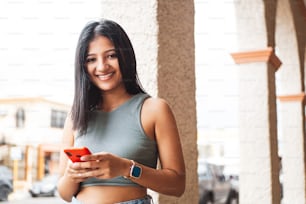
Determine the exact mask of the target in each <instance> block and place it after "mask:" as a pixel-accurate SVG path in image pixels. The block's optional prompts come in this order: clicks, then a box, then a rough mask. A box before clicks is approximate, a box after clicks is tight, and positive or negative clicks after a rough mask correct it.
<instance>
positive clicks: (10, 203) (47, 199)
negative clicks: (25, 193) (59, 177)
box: [0, 197, 66, 204]
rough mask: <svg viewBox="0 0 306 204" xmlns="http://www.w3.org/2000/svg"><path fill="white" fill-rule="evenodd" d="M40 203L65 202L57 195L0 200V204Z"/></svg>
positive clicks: (63, 203) (53, 203)
mask: <svg viewBox="0 0 306 204" xmlns="http://www.w3.org/2000/svg"><path fill="white" fill-rule="evenodd" d="M41 203H52V204H65V203H66V202H64V201H62V200H61V199H60V198H58V197H41V198H31V197H27V198H25V199H22V200H11V201H5V202H1V201H0V204H41Z"/></svg>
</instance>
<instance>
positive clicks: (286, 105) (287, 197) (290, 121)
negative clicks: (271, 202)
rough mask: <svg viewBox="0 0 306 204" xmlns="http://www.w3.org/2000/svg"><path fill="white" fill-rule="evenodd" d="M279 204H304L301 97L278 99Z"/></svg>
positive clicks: (302, 110) (280, 97) (302, 98)
mask: <svg viewBox="0 0 306 204" xmlns="http://www.w3.org/2000/svg"><path fill="white" fill-rule="evenodd" d="M278 98H279V100H280V103H279V105H280V108H279V109H280V111H279V112H280V114H281V116H280V120H279V121H280V135H281V137H280V145H281V157H282V174H283V175H282V177H281V178H282V179H281V181H282V185H283V202H282V203H283V204H303V203H305V198H306V196H305V139H304V137H303V135H304V134H305V133H304V130H305V115H304V114H303V113H304V106H305V104H304V102H305V94H304V93H300V94H296V95H290V96H289V95H287V96H279V97H278Z"/></svg>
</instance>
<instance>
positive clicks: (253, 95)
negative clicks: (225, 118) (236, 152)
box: [232, 48, 281, 204]
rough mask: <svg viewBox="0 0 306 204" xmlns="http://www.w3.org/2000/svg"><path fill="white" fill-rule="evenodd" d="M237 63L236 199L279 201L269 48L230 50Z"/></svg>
mask: <svg viewBox="0 0 306 204" xmlns="http://www.w3.org/2000/svg"><path fill="white" fill-rule="evenodd" d="M232 56H233V58H234V60H235V62H236V63H237V64H239V137H240V148H241V151H240V158H241V161H240V176H239V182H240V183H239V191H240V193H239V202H240V203H247V204H257V203H265V204H277V203H280V185H279V160H278V152H277V151H278V148H277V125H276V95H275V76H274V74H275V71H276V70H277V68H278V67H279V66H280V64H281V63H280V61H279V59H278V58H277V57H276V56H275V54H274V52H273V49H272V48H268V49H265V50H258V51H248V52H240V53H233V54H232Z"/></svg>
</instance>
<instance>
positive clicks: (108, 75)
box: [98, 73, 113, 80]
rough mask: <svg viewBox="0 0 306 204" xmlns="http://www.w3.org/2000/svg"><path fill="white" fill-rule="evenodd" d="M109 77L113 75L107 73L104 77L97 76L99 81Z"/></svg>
mask: <svg viewBox="0 0 306 204" xmlns="http://www.w3.org/2000/svg"><path fill="white" fill-rule="evenodd" d="M111 75H113V73H109V74H104V75H98V77H99V79H102V80H104V79H108V78H109V77H110V76H111Z"/></svg>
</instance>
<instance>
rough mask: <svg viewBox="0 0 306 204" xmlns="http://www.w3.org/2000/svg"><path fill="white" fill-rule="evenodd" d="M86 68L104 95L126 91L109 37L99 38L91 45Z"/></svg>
mask: <svg viewBox="0 0 306 204" xmlns="http://www.w3.org/2000/svg"><path fill="white" fill-rule="evenodd" d="M86 68H87V72H88V74H89V77H90V80H91V81H92V83H93V84H95V85H96V86H97V87H98V88H99V89H100V90H101V91H102V93H106V92H114V91H118V90H120V91H122V90H125V87H124V84H123V82H122V75H121V72H120V67H119V61H118V57H117V53H116V50H115V47H114V45H113V43H112V42H111V41H110V40H109V39H108V38H107V37H104V36H97V37H95V38H94V39H93V40H92V41H91V42H90V43H89V47H88V54H87V57H86Z"/></svg>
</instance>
